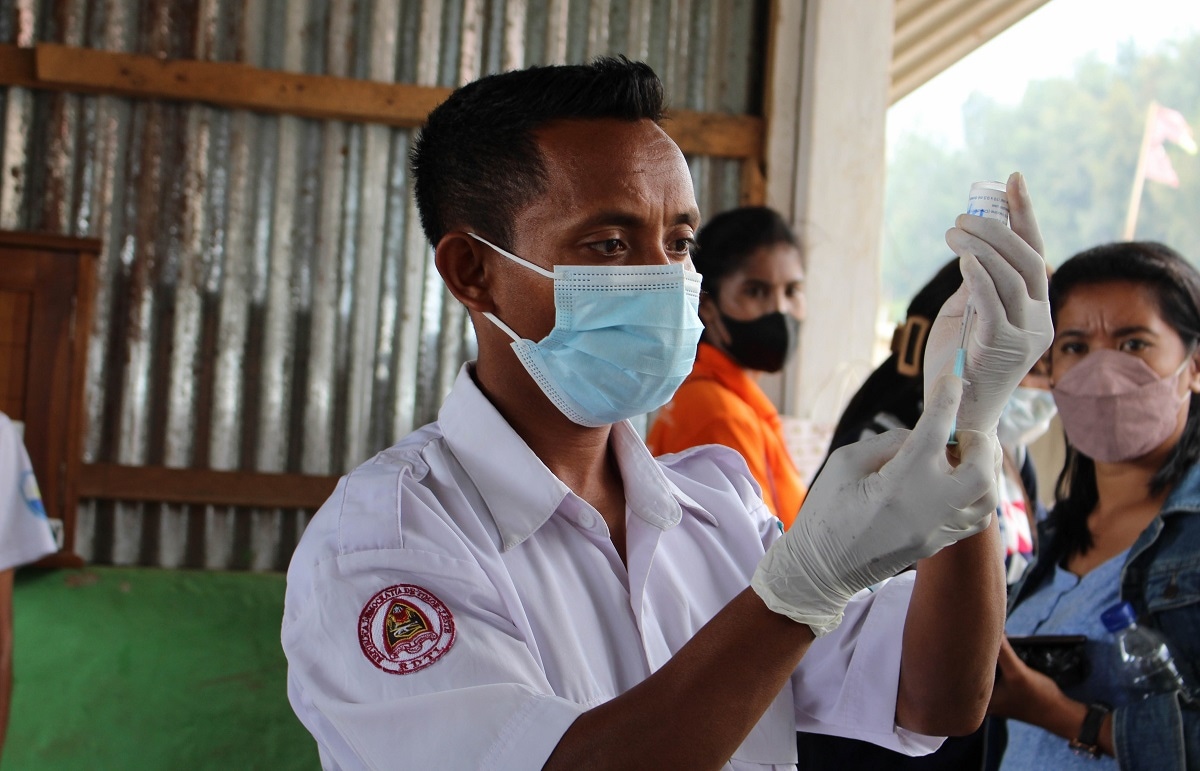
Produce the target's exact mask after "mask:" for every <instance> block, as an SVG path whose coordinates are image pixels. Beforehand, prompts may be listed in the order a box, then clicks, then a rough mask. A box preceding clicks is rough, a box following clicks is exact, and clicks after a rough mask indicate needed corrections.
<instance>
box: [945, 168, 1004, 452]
mask: <svg viewBox="0 0 1200 771" xmlns="http://www.w3.org/2000/svg"><path fill="white" fill-rule="evenodd" d="M967 214H974V215H976V216H979V217H987V218H988V219H994V220H1000V221H1001V222H1004V223H1007V222H1008V191H1007V188H1006V187H1005V185H1004V183H1003V182H976V183H975V184H973V185H971V192H970V194H969V195H968V197H967ZM974 320H975V306H974V304H972V303H971V298H969V297H968V298H967V304H966V306H964V307H963V317H962V333H961V334H960V335H959V338H958V348H957V349H956V350H955V351H954V375H955V376H956V377H958V378H960V379H961V378H962V376H963V373H964V372H965V371H966V367H967V341H968V340H969V339H970V335H971V322H972V321H974ZM947 444H958V416H957V415H955V417H954V422H953V423H952V424H951V425H950V439H949V441H948V442H947Z"/></svg>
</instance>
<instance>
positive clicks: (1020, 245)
mask: <svg viewBox="0 0 1200 771" xmlns="http://www.w3.org/2000/svg"><path fill="white" fill-rule="evenodd" d="M1008 208H1009V220H1010V222H1011V223H1012V227H1011V228H1009V227H1006V226H1005V225H1004V223H1002V222H998V221H996V220H989V219H984V218H983V217H976V216H974V215H971V214H961V215H959V217H958V219H957V220H956V221H955V227H953V228H951V229H950V230H948V231H946V243H947V244H948V245H949V246H950V248H951V249H952V250H953V251H954V253H955V254H957V255H958V256H959V257H960V258H961V259H960V266H961V269H962V274H963V285H962V286H961V287H959V289H958V291H957V292H955V293H954V294H953V295H952V296H951V297H950V299H949V300H947V301H946V304H945V305H943V306H942V309H941V311H940V312H939V313H938V317H937V319H936V320H935V321H934V323H933V328H932V329H931V330H930V332H929V342H928V344H927V346H926V348H925V394H926V401H927V402H928V396H929V391H930V389H931V387H932V385H933V381H934V380H935V379H936V378H937V376H938V375H939V374H940V373H941V372H943V371H948V370H947V366H948V365H950V364H952V363H953V360H954V352H955V350H956V349H957V348H958V341H959V339H960V337H961V335H962V324H963V309H964V307H965V306H966V303H967V297H968V294H969V295H970V298H971V303H972V304H973V305H974V306H975V313H976V316H975V320H974V322H973V323H972V327H971V334H970V338H969V339H968V341H967V356H966V366H965V367H964V370H963V380H964V381H965V384H964V386H963V397H962V405H961V406H960V407H959V409H958V428H959V429H972V430H976V431H988V432H995V430H996V424H997V422H998V421H999V420H1000V413H1001V412H1002V411H1003V410H1004V405H1005V404H1006V403H1007V402H1008V397H1009V395H1010V394H1012V392H1013V389H1014V388H1016V387H1017V384H1018V383H1020V382H1021V378H1023V377H1025V375H1026V373H1028V372H1029V370H1030V368H1031V367H1033V365H1034V362H1036V361H1037V360H1038V358H1039V357H1040V356H1041V355H1042V354H1043V353H1045V351H1046V349H1047V348H1049V347H1050V342H1051V340H1052V339H1053V337H1054V329H1053V327H1052V325H1051V323H1050V303H1049V302H1048V299H1047V288H1046V264H1045V262H1044V261H1043V260H1042V256H1041V252H1042V250H1043V247H1042V235H1041V232H1040V231H1039V230H1038V225H1037V220H1036V219H1035V218H1034V215H1033V207H1032V204H1031V203H1030V200H1029V192H1028V191H1027V190H1026V189H1025V180H1024V178H1023V177H1022V176H1021V175H1020V174H1017V173H1014V174H1013V175H1012V176H1010V177H1009V178H1008Z"/></svg>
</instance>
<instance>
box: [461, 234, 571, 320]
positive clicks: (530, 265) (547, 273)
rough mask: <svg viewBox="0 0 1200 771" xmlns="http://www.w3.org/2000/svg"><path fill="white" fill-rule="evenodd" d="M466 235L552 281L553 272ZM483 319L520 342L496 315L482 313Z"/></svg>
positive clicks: (476, 237) (484, 239)
mask: <svg viewBox="0 0 1200 771" xmlns="http://www.w3.org/2000/svg"><path fill="white" fill-rule="evenodd" d="M467 235H469V236H470V237H471V238H474V239H475V240H476V241H478V242H479V243H481V244H485V245H486V246H490V247H491V248H492V249H494V250H495V251H496V252H497V253H499V254H502V255H504V256H505V257H507V258H508V259H510V260H512V261H513V262H515V263H517V264H518V265H523V266H525V267H526V268H529V269H530V270H532V271H533V272H534V273H540V274H542V275H543V276H545V277H546V278H551V279H552V278H554V273H553V271H549V270H546V269H545V268H543V267H541V266H540V265H534V264H533V263H532V262H530V261H529V260H523V259H521V258H520V257H518V256H517V255H515V254H513V253H512V252H510V251H507V250H504V249H501V248H500V247H498V246H496V245H495V244H493V243H492V242H491V241H489V240H487V239H486V238H483V237H482V236H478V235H476V234H474V233H472V232H470V231H467ZM483 317H484V318H485V319H487V320H488V321H490V322H492V323H493V324H495V325H496V326H497V327H499V328H500V331H502V332H504V333H505V334H506V335H508V336H509V337H511V338H512V339H513V342H520V341H521V336H520V335H518V334H517V333H516V332H514V331H513V330H512V327H510V326H509V325H507V324H505V323H504V322H503V321H501V320H500V319H498V318H496V314H494V313H491V312H489V311H484V312H483Z"/></svg>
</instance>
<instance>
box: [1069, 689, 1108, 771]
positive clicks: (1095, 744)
mask: <svg viewBox="0 0 1200 771" xmlns="http://www.w3.org/2000/svg"><path fill="white" fill-rule="evenodd" d="M1109 712H1112V708H1111V707H1109V706H1108V705H1107V704H1100V703H1099V702H1093V703H1091V704H1089V705H1088V708H1087V714H1086V715H1084V716H1083V725H1081V726H1080V727H1079V736H1077V737H1075V738H1074V739H1072V740H1071V749H1072V750H1074V752H1075V754H1076V755H1089V756H1091V757H1093V758H1098V757H1100V755H1101V754H1103V753H1102V752H1101V750H1100V724H1101V723H1103V722H1104V716H1105V715H1107V714H1108V713H1109Z"/></svg>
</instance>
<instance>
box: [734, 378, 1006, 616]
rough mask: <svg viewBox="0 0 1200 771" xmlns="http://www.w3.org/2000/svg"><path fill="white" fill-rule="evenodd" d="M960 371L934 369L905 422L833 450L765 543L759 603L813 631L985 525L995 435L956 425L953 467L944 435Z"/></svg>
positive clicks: (991, 503) (992, 502)
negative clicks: (917, 411)
mask: <svg viewBox="0 0 1200 771" xmlns="http://www.w3.org/2000/svg"><path fill="white" fill-rule="evenodd" d="M961 396H962V381H961V380H959V379H958V378H956V377H953V376H949V375H947V376H945V377H942V378H939V380H938V381H937V383H936V384H935V385H934V388H933V393H932V394H931V395H930V397H929V399H927V401H926V403H925V412H924V414H923V415H922V416H921V419H920V420H918V421H917V425H916V426H915V427H914V428H913V430H912V431H906V430H903V429H896V430H894V431H889V432H887V433H886V434H880V435H879V436H876V437H872V438H870V439H866V440H863V441H861V442H856V443H854V444H850V445H846V446H845V447H842V448H841V449H839V450H837V451H836V452H834V453H833V454H832V455H831V456H830V457H829V461H828V462H827V463H826V464H825V468H824V470H822V472H821V475H820V476H819V477H817V479H816V481H815V482H814V483H813V486H812V488H811V489H810V490H809V491H808V495H807V496H806V497H805V499H804V505H803V506H802V507H801V509H800V513H799V515H797V517H796V521H795V522H793V523H792V527H791V529H789V530H788V531H787V533H785V534H784V535H783V537H782V538H780V539H779V540H777V541H776V542H775V543H773V544H772V545H771V548H770V549H768V550H767V553H766V554H765V555H764V556H763V558H762V560H761V561H760V562H759V563H758V569H757V570H756V571H755V572H754V578H753V579H752V580H751V582H750V585H751V586H752V587H753V588H754V591H755V592H757V593H758V596H759V597H761V598H762V600H763V602H765V603H766V605H767V607H769V608H770V609H771V610H773V611H775V612H776V613H782V614H783V615H785V616H788V617H789V618H791V619H793V620H795V621H799V622H800V623H802V624H807V625H808V626H809V627H810V628H811V629H812V630H813V633H814V634H816V635H817V636H818V637H819V636H821V635H823V634H826V633H828V632H830V631H832V630H833V629H834V628H835V627H837V625H838V624H839V623H840V622H841V620H842V611H843V609H844V608H845V606H846V603H847V602H848V601H849V600H850V598H851V597H852V596H853V595H854V594H856V593H857V592H859V591H861V590H863V589H866V588H867V587H870V586H873V585H875V584H877V583H879V582H880V581H882V580H884V579H886V578H890V577H892V576H894V575H895V574H896V573H899V572H900V571H901V570H903V569H904V568H906V567H908V566H909V565H912V564H913V563H914V562H916V561H917V560H920V559H924V558H925V557H928V556H930V555H932V554H934V553H935V552H937V551H938V550H940V549H941V548H942V547H944V546H948V545H949V544H952V543H954V542H956V541H959V540H961V539H963V538H966V537H967V536H970V535H974V534H975V533H978V532H980V531H981V530H983V529H985V528H986V527H987V526H988V523H989V522H990V521H991V516H992V512H993V511H994V510H995V508H996V500H997V492H996V483H997V482H996V480H997V469H998V468H999V464H1000V462H1001V450H1000V445H999V443H998V442H997V441H996V439H995V437H994V436H989V435H987V434H985V433H981V432H978V431H960V432H959V444H958V446H957V448H956V451H957V453H958V456H959V463H958V465H957V467H952V466H951V464H950V462H949V460H948V459H947V457H946V437H947V436H949V432H950V426H951V424H952V423H953V421H954V415H955V412H956V411H957V410H958V405H959V400H960V398H961Z"/></svg>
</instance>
